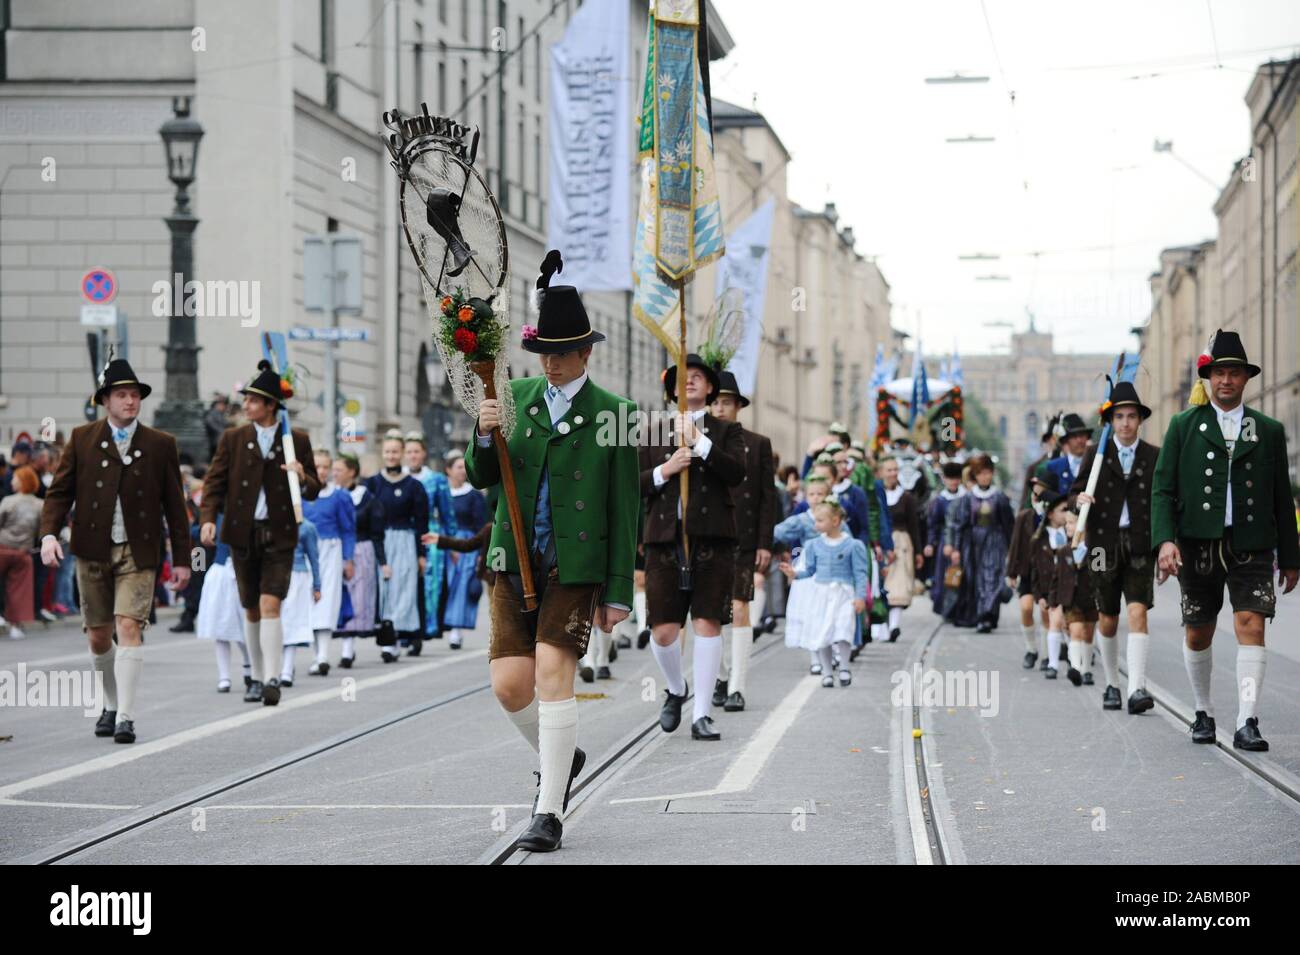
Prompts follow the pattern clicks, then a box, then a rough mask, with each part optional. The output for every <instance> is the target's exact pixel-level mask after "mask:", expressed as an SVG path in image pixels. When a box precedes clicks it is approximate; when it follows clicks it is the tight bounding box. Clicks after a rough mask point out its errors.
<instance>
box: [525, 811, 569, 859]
mask: <svg viewBox="0 0 1300 955" xmlns="http://www.w3.org/2000/svg"><path fill="white" fill-rule="evenodd" d="M563 835H564V824H563V823H561V822H560V817H559V816H556V815H555V814H554V813H549V812H547V813H538V814H537V815H535V816H533V821H532V822H530V823H529V824H528V828H527V829H525V830H524V834H523V835H521V836H520V837H519V838H518V840H516V841H515V846H516V848H519V849H524V850H526V851H528V852H554V851H555V850H556V849H558V848H560V841H561V838H562V837H563Z"/></svg>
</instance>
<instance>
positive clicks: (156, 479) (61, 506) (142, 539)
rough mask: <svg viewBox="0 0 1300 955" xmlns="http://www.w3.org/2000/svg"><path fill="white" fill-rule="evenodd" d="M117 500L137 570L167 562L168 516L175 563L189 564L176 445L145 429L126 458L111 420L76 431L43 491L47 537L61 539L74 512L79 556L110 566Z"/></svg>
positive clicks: (74, 548)
mask: <svg viewBox="0 0 1300 955" xmlns="http://www.w3.org/2000/svg"><path fill="white" fill-rule="evenodd" d="M119 500H120V501H121V502H122V520H123V522H124V523H125V525H126V539H127V543H129V544H130V545H131V557H132V558H133V559H134V560H135V564H136V566H137V567H141V568H144V567H157V566H158V565H159V564H160V563H161V558H162V546H163V537H164V529H163V518H164V517H166V519H167V527H166V535H167V536H169V537H170V538H171V545H172V555H173V560H176V561H178V562H184V563H185V564H187V565H188V564H189V559H190V558H189V552H190V521H189V515H188V513H187V511H186V509H185V489H184V488H183V487H182V485H181V465H180V456H179V454H178V453H177V450H176V439H175V438H173V437H172V436H171V435H170V434H167V433H166V432H165V431H158V430H156V429H154V428H149V427H146V426H145V425H144V424H137V425H136V427H135V434H134V435H133V436H132V437H131V445H130V447H128V448H127V456H126V458H125V459H123V457H122V456H121V455H120V454H119V453H118V450H117V444H116V443H115V442H114V441H113V428H112V425H110V424H109V422H108V419H107V418H102V419H100V420H99V421H95V422H92V423H91V424H83V425H81V426H80V427H78V428H74V429H73V431H72V435H71V437H69V439H68V444H67V446H66V447H65V448H64V449H63V456H62V457H61V458H59V466H58V469H57V470H56V471H55V473H54V482H53V483H52V484H51V485H50V487H49V489H48V490H47V491H46V492H45V506H44V508H43V509H42V511H41V531H40V534H41V537H45V535H46V534H55V535H57V534H58V533H59V531H60V529H62V527H63V524H64V522H65V521H66V520H67V518H68V511H69V510H72V545H71V549H72V553H73V555H74V556H76V557H81V558H84V559H85V560H109V559H110V556H111V554H110V551H111V549H112V546H113V510H114V507H113V505H114V503H115V502H116V501H119ZM74 504H75V505H76V508H75V509H73V505H74Z"/></svg>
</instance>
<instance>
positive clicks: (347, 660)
mask: <svg viewBox="0 0 1300 955" xmlns="http://www.w3.org/2000/svg"><path fill="white" fill-rule="evenodd" d="M355 659H356V657H343V659H341V660H339V669H341V670H351V669H352V661H353V660H355Z"/></svg>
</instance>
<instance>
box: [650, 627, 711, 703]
mask: <svg viewBox="0 0 1300 955" xmlns="http://www.w3.org/2000/svg"><path fill="white" fill-rule="evenodd" d="M650 649H651V650H653V651H654V655H655V662H656V663H658V664H659V669H660V670H662V671H663V674H664V684H665V685H666V686H667V687H668V692H669V693H671V694H672V695H673V696H681V695H682V694H683V693H685V692H686V678H685V677H683V676H682V650H681V643H680V642H678V641H677V640H674V641H673V642H672V643H670V644H668V646H666V647H661V646H659V644H658V643H656V642H655V641H653V640H651V641H650ZM695 692H696V693H712V692H713V684H709V685H708V686H707V687H701V686H700V685H699V684H698V683H697V684H696V685H695Z"/></svg>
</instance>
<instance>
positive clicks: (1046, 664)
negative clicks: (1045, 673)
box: [1038, 654, 1052, 670]
mask: <svg viewBox="0 0 1300 955" xmlns="http://www.w3.org/2000/svg"><path fill="white" fill-rule="evenodd" d="M1051 668H1052V661H1050V660H1048V659H1047V654H1043V659H1041V660H1039V661H1038V669H1040V670H1050V669H1051Z"/></svg>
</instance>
